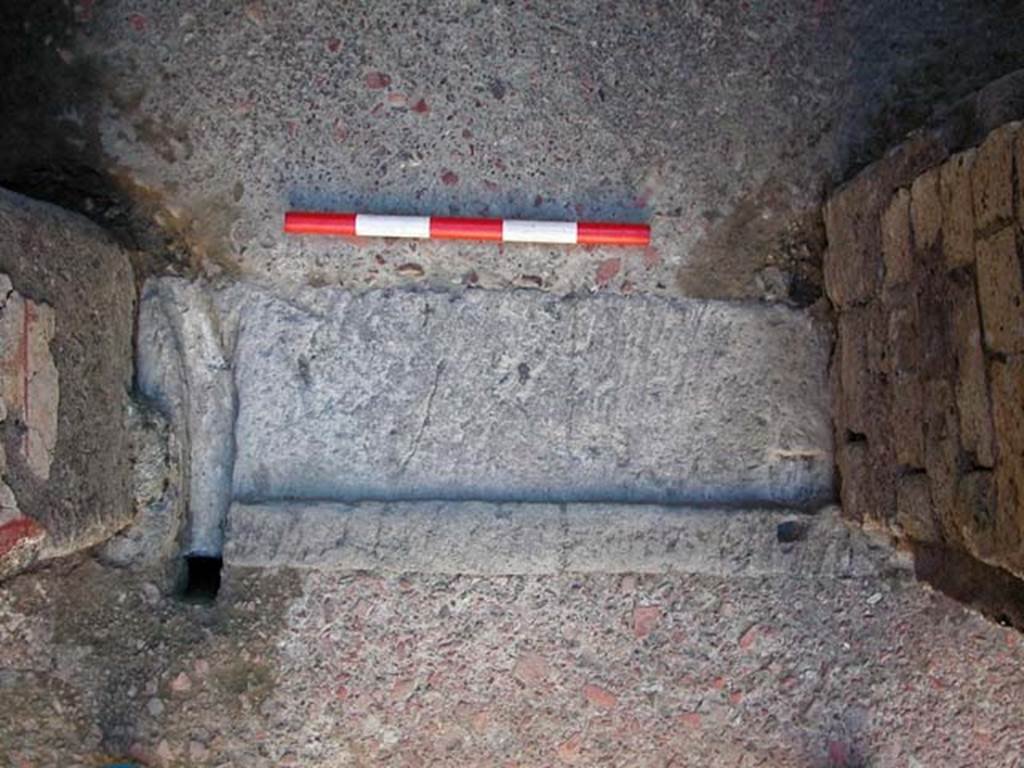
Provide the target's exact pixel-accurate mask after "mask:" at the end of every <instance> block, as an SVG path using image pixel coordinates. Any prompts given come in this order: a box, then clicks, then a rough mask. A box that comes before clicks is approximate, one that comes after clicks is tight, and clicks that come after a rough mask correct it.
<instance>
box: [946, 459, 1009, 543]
mask: <svg viewBox="0 0 1024 768" xmlns="http://www.w3.org/2000/svg"><path fill="white" fill-rule="evenodd" d="M956 517H957V522H958V523H959V526H960V537H961V539H962V540H963V542H964V545H965V546H966V548H967V550H968V551H969V552H970V553H971V554H972V555H974V556H975V557H977V558H979V559H981V560H985V561H989V562H991V561H993V560H995V561H998V560H999V557H1000V552H999V550H1000V547H1001V546H1003V544H1004V542H1003V541H1002V540H1001V539H1000V531H999V530H998V529H997V526H996V517H997V513H996V486H995V481H994V478H993V473H992V472H991V471H988V470H976V471H972V472H966V473H964V474H963V475H962V476H961V477H960V480H959V482H958V485H957V511H956Z"/></svg>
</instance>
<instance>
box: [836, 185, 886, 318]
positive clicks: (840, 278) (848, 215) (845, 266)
mask: <svg viewBox="0 0 1024 768" xmlns="http://www.w3.org/2000/svg"><path fill="white" fill-rule="evenodd" d="M876 194H877V191H876V190H875V189H874V188H873V186H872V185H871V183H870V181H863V180H860V179H854V181H853V182H852V183H851V185H850V186H848V187H846V188H844V189H842V190H841V191H840V192H839V193H837V194H836V196H834V197H833V198H832V199H831V200H829V202H828V203H827V204H826V205H825V228H826V231H827V232H828V249H827V251H826V253H825V264H824V275H825V290H826V292H827V293H828V296H829V298H830V299H831V300H832V302H833V303H834V304H835V305H836V306H838V307H843V308H845V307H848V306H851V305H853V304H855V303H857V302H861V301H866V300H868V299H870V298H871V297H872V296H874V295H875V292H876V290H877V287H878V282H879V273H880V272H881V268H882V258H881V246H880V243H879V239H878V233H879V225H878V218H877V217H878V212H877V210H875V208H876V204H874V203H873V201H871V200H870V197H871V196H872V195H876ZM866 198H867V199H866Z"/></svg>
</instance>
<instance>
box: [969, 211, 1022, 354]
mask: <svg viewBox="0 0 1024 768" xmlns="http://www.w3.org/2000/svg"><path fill="white" fill-rule="evenodd" d="M975 253H976V259H977V268H978V269H977V271H978V298H979V303H980V305H981V319H982V327H983V329H984V333H985V344H986V345H987V346H988V348H989V349H991V350H992V351H994V352H1000V353H1002V354H1013V353H1019V352H1024V287H1022V280H1021V263H1020V258H1019V256H1018V254H1017V239H1016V234H1015V233H1014V228H1013V227H1007V228H1005V229H1002V230H1000V231H999V232H997V233H995V234H993V235H991V236H989V237H986V238H983V239H981V240H979V241H978V242H977V243H976V245H975Z"/></svg>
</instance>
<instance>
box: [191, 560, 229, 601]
mask: <svg viewBox="0 0 1024 768" xmlns="http://www.w3.org/2000/svg"><path fill="white" fill-rule="evenodd" d="M223 566H224V560H223V559H221V558H219V557H209V556H207V555H189V556H187V557H186V558H185V584H184V589H183V591H182V595H181V596H182V599H184V600H187V601H189V602H195V603H212V602H213V601H214V600H216V599H217V593H218V592H219V591H220V572H221V568H223Z"/></svg>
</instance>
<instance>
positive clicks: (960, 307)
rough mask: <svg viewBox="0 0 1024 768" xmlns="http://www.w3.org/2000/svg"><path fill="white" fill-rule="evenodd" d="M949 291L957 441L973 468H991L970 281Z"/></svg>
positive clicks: (984, 376)
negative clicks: (970, 460)
mask: <svg viewBox="0 0 1024 768" xmlns="http://www.w3.org/2000/svg"><path fill="white" fill-rule="evenodd" d="M949 290H950V314H951V334H952V343H953V352H954V354H955V355H956V371H957V378H956V403H957V411H958V413H959V416H960V442H961V445H962V446H963V449H964V450H965V451H967V452H968V453H969V454H970V455H971V457H972V458H973V460H974V463H975V465H977V466H980V467H992V466H994V454H993V443H992V412H991V408H990V405H989V397H988V379H987V374H986V371H985V353H984V349H983V348H982V342H981V318H980V316H979V314H978V303H977V300H976V298H975V287H974V282H973V281H972V280H970V279H964V280H951V281H950V284H949Z"/></svg>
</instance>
